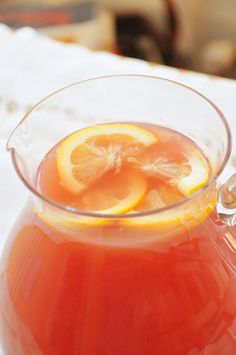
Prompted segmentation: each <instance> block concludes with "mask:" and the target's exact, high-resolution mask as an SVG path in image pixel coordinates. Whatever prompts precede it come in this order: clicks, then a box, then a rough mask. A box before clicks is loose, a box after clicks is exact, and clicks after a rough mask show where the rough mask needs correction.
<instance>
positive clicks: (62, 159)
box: [57, 123, 157, 194]
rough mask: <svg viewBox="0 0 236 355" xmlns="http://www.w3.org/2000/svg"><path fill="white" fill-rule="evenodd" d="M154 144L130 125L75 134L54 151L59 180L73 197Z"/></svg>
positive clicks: (153, 139) (150, 137)
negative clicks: (129, 157)
mask: <svg viewBox="0 0 236 355" xmlns="http://www.w3.org/2000/svg"><path fill="white" fill-rule="evenodd" d="M156 141H157V137H156V136H155V135H154V134H153V133H152V132H150V131H147V130H146V129H143V128H141V127H139V126H136V125H133V124H125V123H124V124H122V123H120V124H104V125H97V126H92V127H89V128H85V129H83V130H80V131H77V132H76V133H74V134H72V135H71V136H69V137H68V138H67V139H65V140H64V141H63V143H62V144H61V145H60V146H59V148H58V152H57V169H58V172H59V176H60V180H61V182H62V184H63V185H64V187H65V188H66V189H67V190H69V191H70V192H72V193H76V194H77V193H79V192H81V191H82V190H83V189H84V188H86V186H88V185H89V184H90V183H91V182H93V181H95V180H96V179H98V178H99V177H101V176H102V175H103V174H105V173H106V172H107V171H109V170H111V169H114V170H115V171H116V172H119V171H120V169H121V167H122V164H123V160H124V159H125V158H126V157H128V156H133V155H136V154H138V152H139V151H140V150H141V149H143V148H144V147H146V146H148V145H150V144H152V143H154V142H156Z"/></svg>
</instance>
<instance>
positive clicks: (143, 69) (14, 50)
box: [0, 25, 236, 252]
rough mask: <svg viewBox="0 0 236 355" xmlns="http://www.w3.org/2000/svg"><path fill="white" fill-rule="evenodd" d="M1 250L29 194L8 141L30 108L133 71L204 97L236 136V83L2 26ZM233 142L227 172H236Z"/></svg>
mask: <svg viewBox="0 0 236 355" xmlns="http://www.w3.org/2000/svg"><path fill="white" fill-rule="evenodd" d="M0 47H1V56H0V154H1V159H0V231H1V239H0V252H1V250H2V248H3V245H4V242H5V240H6V237H7V234H8V233H9V230H10V228H11V226H12V224H13V223H14V220H15V218H16V216H17V214H18V213H19V211H20V210H21V208H22V206H23V204H24V202H25V199H26V197H27V191H26V189H25V187H24V186H23V185H22V183H21V182H20V181H19V179H18V178H17V176H16V174H15V172H14V169H13V167H12V163H11V161H10V157H9V155H8V154H7V153H6V151H5V144H6V140H7V138H8V136H9V134H10V132H11V131H12V130H13V128H14V127H15V126H16V124H17V123H18V122H19V120H20V119H21V118H22V117H23V114H24V113H25V111H27V109H29V107H31V106H32V105H33V104H34V103H35V102H37V101H38V100H39V99H41V98H42V97H45V96H46V95H47V94H48V93H50V92H52V91H54V90H56V89H58V88H60V87H63V86H65V85H68V84H70V83H72V82H76V81H79V80H82V79H86V78H91V77H96V76H101V75H111V74H124V73H135V74H145V75H154V76H161V77H165V78H169V79H173V80H176V81H179V82H181V83H184V84H187V85H189V86H191V87H193V88H195V89H197V90H198V91H200V92H202V93H203V94H205V95H206V96H207V97H209V98H210V99H211V100H212V101H214V102H215V103H216V104H217V106H218V107H219V108H220V109H221V110H222V112H223V113H224V114H225V116H226V118H227V119H228V122H229V124H230V127H231V130H232V133H233V134H232V135H233V138H235V136H236V81H233V80H228V79H223V78H217V77H211V76H207V75H203V74H196V73H193V72H189V71H184V70H178V69H174V68H169V67H165V66H161V65H150V64H149V63H146V62H143V61H140V60H135V59H127V58H121V57H119V56H115V55H112V54H109V53H105V52H96V53H93V52H91V51H89V50H88V49H86V48H84V47H81V46H79V45H65V44H62V43H58V42H56V41H53V40H51V39H49V38H47V37H43V36H41V35H39V34H38V33H36V32H35V31H34V30H32V29H30V28H23V29H20V30H18V31H16V32H12V31H11V30H10V29H9V28H7V27H6V26H4V25H0ZM235 152H236V149H235V142H234V147H233V154H232V157H231V161H230V163H229V164H228V166H227V169H226V171H225V174H226V175H227V174H228V175H230V173H231V172H232V171H233V169H235V170H236V156H235Z"/></svg>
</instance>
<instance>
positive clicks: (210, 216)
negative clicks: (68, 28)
mask: <svg viewBox="0 0 236 355" xmlns="http://www.w3.org/2000/svg"><path fill="white" fill-rule="evenodd" d="M116 121H117V122H127V121H128V122H132V121H135V122H144V123H145V122H146V123H151V124H159V125H161V126H164V127H168V128H171V129H174V130H176V131H178V132H181V133H182V134H184V135H186V136H187V137H189V138H190V139H192V140H193V141H194V142H195V143H196V144H197V145H198V146H199V147H200V148H201V149H202V151H203V152H204V154H205V156H206V157H207V158H208V160H209V162H210V166H211V170H212V175H211V179H210V181H209V182H208V183H207V185H205V186H203V187H202V188H201V189H199V190H197V191H196V192H195V193H193V194H192V195H191V196H189V197H186V198H185V199H183V200H181V201H180V202H177V203H175V204H173V205H171V206H167V207H163V208H160V209H156V210H151V211H147V212H142V213H141V212H140V213H133V214H128V215H127V214H126V215H125V214H124V215H102V214H99V213H93V212H86V211H80V210H77V209H75V208H72V207H69V206H66V205H62V204H59V203H58V202H56V201H52V200H49V199H48V198H47V197H46V196H43V195H42V194H40V192H39V191H38V190H37V189H36V186H35V176H36V175H37V170H38V167H39V164H40V162H41V161H42V159H43V158H44V156H45V154H46V153H47V152H49V151H50V149H52V147H53V146H55V144H56V143H57V142H59V141H61V140H62V139H63V138H64V137H65V136H67V135H69V134H71V133H72V132H74V131H77V130H78V129H81V128H84V127H86V126H88V125H93V124H96V123H106V122H116ZM7 149H8V151H9V152H10V154H11V158H12V161H13V164H14V167H15V170H16V172H17V174H18V176H19V178H20V179H21V181H22V183H23V184H24V185H25V187H26V188H27V189H28V190H29V193H30V196H29V200H28V202H27V204H26V206H25V209H24V211H22V213H21V215H20V216H19V218H18V220H17V222H16V224H15V226H14V228H13V230H12V232H11V235H10V237H9V239H8V242H7V244H6V246H5V250H4V253H3V256H2V259H1V268H0V270H1V273H0V316H1V318H0V326H1V328H0V334H1V344H2V347H3V352H4V354H7V355H26V354H27V355H38V354H43V355H72V354H73V355H156V354H160V355H173V354H176V355H200V354H201V355H203V354H204V355H216V354H217V355H233V354H236V254H235V251H236V227H235V214H234V213H235V209H234V208H235V195H236V193H235V179H234V177H232V178H231V180H229V181H228V182H227V183H226V184H225V185H223V186H222V187H219V183H218V178H219V175H220V173H221V172H222V171H223V169H224V168H225V165H226V163H227V161H228V158H229V156H230V151H231V139H230V133H229V128H228V125H227V123H226V121H225V119H224V117H223V115H222V113H221V112H220V111H219V109H218V108H217V107H216V106H215V105H214V104H213V103H212V102H210V101H209V100H208V99H207V98H205V97H204V96H203V95H201V94H199V93H198V92H196V91H194V90H192V89H191V88H188V87H186V86H184V85H181V84H179V83H176V82H173V81H170V80H167V79H161V78H155V77H145V76H136V75H118V76H110V77H103V78H96V79H91V80H87V81H83V82H79V83H76V84H73V85H70V86H68V87H66V88H63V89H61V90H58V91H57V92H55V93H53V94H52V95H50V96H48V97H47V98H45V99H44V100H42V101H41V102H39V103H38V104H37V105H36V106H34V107H33V109H31V110H30V111H29V112H28V113H27V114H26V116H25V117H24V118H23V120H22V121H21V122H20V124H19V125H18V126H17V127H16V129H15V130H14V132H13V133H12V135H11V137H10V138H9V141H8V144H7ZM173 149H175V147H173ZM217 200H218V202H217ZM221 200H222V201H221ZM222 203H223V204H224V209H223V206H222ZM219 208H220V209H221V213H219ZM186 211H187V213H188V219H186V218H185V219H183V218H181V216H183V215H184V214H186ZM222 211H224V213H222ZM173 214H174V215H175V216H178V218H177V219H176V220H175V221H177V222H175V223H166V224H164V225H163V224H162V223H158V221H161V220H163V218H164V219H165V217H168V216H170V215H173ZM150 218H151V219H152V220H155V222H157V223H156V224H155V223H154V224H153V225H150V224H149V223H148V221H149V220H150ZM125 220H126V221H127V220H128V221H130V222H131V223H123V222H124V221H125ZM140 220H141V221H143V222H144V223H143V225H142V226H141V227H140V223H136V222H137V221H139V222H140ZM81 221H83V223H81ZM101 221H102V222H103V223H100V222H101Z"/></svg>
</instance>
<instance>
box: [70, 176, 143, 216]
mask: <svg viewBox="0 0 236 355" xmlns="http://www.w3.org/2000/svg"><path fill="white" fill-rule="evenodd" d="M146 189H147V183H146V179H145V177H144V176H143V175H141V174H139V173H138V172H136V171H133V170H132V169H126V170H125V169H124V170H123V171H122V172H120V174H118V175H117V174H115V173H114V172H113V171H112V172H108V173H106V174H105V175H104V176H103V177H102V178H100V179H98V181H96V182H95V184H93V185H92V186H90V187H89V189H87V190H85V191H84V192H83V193H82V194H80V196H79V199H78V201H77V202H75V203H74V204H73V205H72V207H75V208H77V209H79V210H82V211H89V212H97V213H100V214H121V213H126V212H128V211H129V210H130V209H133V208H134V207H135V206H136V205H137V204H139V202H140V201H141V200H142V199H143V197H144V195H145V194H146Z"/></svg>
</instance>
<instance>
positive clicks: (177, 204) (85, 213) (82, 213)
mask: <svg viewBox="0 0 236 355" xmlns="http://www.w3.org/2000/svg"><path fill="white" fill-rule="evenodd" d="M117 77H118V78H119V77H120V78H121V77H128V78H132V77H136V78H139V77H140V78H147V79H155V80H162V81H167V82H169V83H171V84H175V85H177V86H180V87H183V88H185V89H187V90H189V91H191V92H193V93H194V94H196V95H198V96H200V97H201V98H202V99H203V100H204V101H205V102H206V103H208V104H209V105H210V106H211V107H212V109H213V110H215V112H216V113H217V116H218V117H219V118H220V119H221V121H222V123H223V125H224V128H225V131H226V136H227V148H226V153H225V156H224V159H222V162H221V164H220V166H219V168H218V169H217V171H216V173H215V174H214V175H213V176H212V177H211V179H210V180H209V181H208V183H207V184H205V185H204V186H202V187H201V188H200V189H198V190H196V191H195V192H194V193H193V194H191V195H190V196H186V197H185V198H183V199H182V200H180V201H178V202H175V203H173V204H171V205H168V206H165V207H161V208H156V209H152V210H148V211H143V212H133V213H128V214H104V213H99V212H89V211H84V210H79V209H77V208H73V207H70V206H67V205H64V204H60V203H57V202H56V201H53V200H51V199H49V198H47V197H45V196H44V195H43V194H41V193H40V192H39V191H37V190H36V188H35V187H34V186H33V185H32V184H30V183H29V182H28V181H27V180H26V179H25V177H24V175H23V173H22V172H21V170H20V168H19V165H18V163H17V159H16V150H15V148H13V147H10V141H11V138H12V136H13V135H14V134H15V132H16V131H17V129H18V127H19V126H20V125H21V124H22V123H23V122H24V121H25V120H26V119H27V118H28V116H29V115H30V114H31V112H33V111H34V110H35V109H36V108H37V107H38V106H39V105H41V104H42V103H43V102H44V101H46V100H47V99H49V98H50V97H51V96H53V95H56V94H57V93H59V92H61V91H63V90H66V89H69V88H70V87H73V86H76V85H79V84H83V83H87V82H90V81H96V80H103V79H112V78H117ZM6 150H7V151H8V152H10V153H11V159H12V162H13V166H14V168H15V170H16V173H17V175H18V177H19V178H20V180H21V181H22V182H23V184H24V185H25V186H26V188H27V189H28V190H29V191H30V192H31V193H32V194H33V195H34V196H36V197H37V198H39V199H40V200H42V201H43V202H45V203H47V204H49V205H52V206H53V207H56V208H58V209H60V210H62V211H64V212H68V213H72V214H75V215H79V216H85V217H93V218H102V219H104V218H106V219H123V218H138V217H146V216H150V215H154V214H157V213H162V212H166V211H169V210H171V209H175V208H177V207H180V206H181V205H184V204H185V203H188V202H190V201H191V200H194V199H195V198H196V197H198V196H200V195H201V194H202V193H203V192H204V191H206V190H207V189H208V187H210V186H211V185H212V184H213V183H214V182H216V180H217V179H218V178H219V176H220V174H221V173H222V171H223V170H224V168H225V166H226V164H227V162H228V160H229V157H230V155H231V150H232V137H231V132H230V128H229V125H228V122H227V120H226V118H225V116H224V114H223V113H222V111H221V110H220V109H219V108H218V106H217V105H216V104H215V103H214V102H213V101H211V100H210V99H209V98H208V97H207V96H205V95H204V94H202V93H201V92H199V91H198V90H196V89H193V88H192V87H191V86H188V85H186V84H183V83H180V82H178V81H175V80H172V79H168V78H163V77H159V76H153V75H142V74H115V75H105V76H97V77H93V78H88V79H84V80H79V81H76V82H74V83H72V84H69V85H66V86H64V87H62V88H60V89H57V90H55V91H53V92H52V93H50V94H49V95H47V96H45V97H44V98H42V99H41V100H40V101H38V102H37V103H36V104H35V105H33V106H32V108H31V109H29V110H28V111H27V112H26V114H25V115H24V116H23V118H22V119H21V120H20V122H19V123H18V124H17V126H16V127H15V128H14V130H13V131H12V133H11V134H10V136H9V138H8V140H7V143H6Z"/></svg>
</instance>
